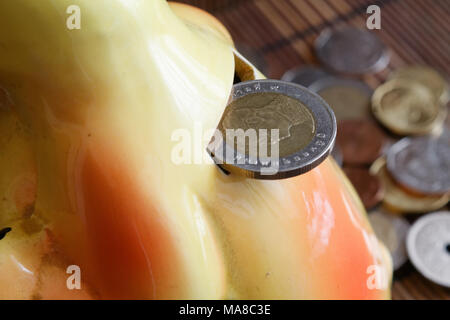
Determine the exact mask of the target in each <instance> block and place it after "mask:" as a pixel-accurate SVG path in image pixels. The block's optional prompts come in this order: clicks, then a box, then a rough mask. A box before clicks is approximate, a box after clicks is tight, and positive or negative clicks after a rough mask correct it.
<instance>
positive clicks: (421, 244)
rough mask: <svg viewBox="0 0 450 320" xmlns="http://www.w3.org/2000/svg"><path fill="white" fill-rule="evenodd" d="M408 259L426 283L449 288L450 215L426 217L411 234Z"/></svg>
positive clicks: (422, 218) (407, 245)
mask: <svg viewBox="0 0 450 320" xmlns="http://www.w3.org/2000/svg"><path fill="white" fill-rule="evenodd" d="M406 247H407V249H408V255H409V258H410V259H411V262H412V263H413V265H414V266H415V267H416V269H417V270H418V271H419V272H420V273H421V274H422V275H423V276H424V277H425V278H427V279H429V280H431V281H433V282H435V283H437V284H440V285H442V286H445V287H450V212H449V211H440V212H435V213H430V214H427V215H425V216H423V217H421V218H420V219H419V220H417V221H416V222H415V223H414V224H413V226H412V227H411V230H410V231H409V233H408V238H407V241H406Z"/></svg>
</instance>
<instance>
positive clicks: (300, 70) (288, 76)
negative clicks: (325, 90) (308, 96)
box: [281, 65, 330, 88]
mask: <svg viewBox="0 0 450 320" xmlns="http://www.w3.org/2000/svg"><path fill="white" fill-rule="evenodd" d="M309 71H313V72H316V71H318V72H319V73H323V77H322V78H326V77H329V76H330V74H329V73H328V72H327V71H325V70H324V69H322V68H320V67H318V66H314V65H304V66H300V67H296V68H293V69H290V70H288V71H286V72H285V73H284V74H283V76H282V77H281V80H282V81H287V82H294V81H293V80H294V79H295V78H296V77H297V76H298V75H299V74H304V73H307V72H309ZM322 78H321V79H322ZM317 80H319V79H317ZM317 80H316V81H317ZM316 81H314V82H313V83H315V82H316ZM294 83H296V84H298V85H301V86H303V87H306V88H307V87H309V86H304V85H303V84H300V83H297V82H294Z"/></svg>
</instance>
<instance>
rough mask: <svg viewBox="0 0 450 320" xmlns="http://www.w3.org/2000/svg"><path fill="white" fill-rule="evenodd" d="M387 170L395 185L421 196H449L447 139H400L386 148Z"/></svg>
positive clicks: (447, 137) (446, 135) (449, 147)
mask: <svg viewBox="0 0 450 320" xmlns="http://www.w3.org/2000/svg"><path fill="white" fill-rule="evenodd" d="M387 168H388V170H389V173H390V174H391V175H392V176H393V177H394V178H395V180H396V181H398V182H399V183H401V184H402V185H403V186H405V187H406V188H408V189H410V190H414V191H417V192H420V193H421V194H445V193H449V192H450V138H449V135H448V134H444V135H443V136H441V137H432V136H424V137H417V138H403V139H402V140H400V141H398V142H397V143H395V144H394V145H393V146H391V148H389V151H388V154H387Z"/></svg>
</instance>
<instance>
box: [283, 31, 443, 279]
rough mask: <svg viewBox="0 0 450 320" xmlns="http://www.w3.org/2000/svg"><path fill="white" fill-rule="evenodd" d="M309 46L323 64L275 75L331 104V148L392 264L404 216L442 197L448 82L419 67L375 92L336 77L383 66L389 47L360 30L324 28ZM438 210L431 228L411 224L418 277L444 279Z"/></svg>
mask: <svg viewBox="0 0 450 320" xmlns="http://www.w3.org/2000/svg"><path fill="white" fill-rule="evenodd" d="M315 49H316V54H317V57H318V60H319V61H320V62H321V64H322V66H323V69H321V67H320V66H304V67H299V68H295V69H293V70H289V71H288V72H286V73H285V75H284V76H283V79H284V80H286V81H292V82H295V83H299V84H301V85H303V86H306V87H308V89H309V90H311V91H313V92H315V93H317V94H319V95H320V96H321V97H322V98H324V100H325V101H326V102H328V104H329V105H330V107H331V108H332V109H333V111H334V113H335V115H336V119H337V120H338V131H337V138H336V145H335V147H334V149H333V151H332V153H331V154H332V156H333V157H334V158H335V160H336V162H338V163H339V164H340V165H341V166H342V167H343V170H344V172H345V173H346V175H347V177H348V178H349V180H350V181H351V182H352V184H353V186H354V187H355V189H356V190H357V192H358V194H359V195H360V197H361V200H362V202H363V204H364V206H365V207H366V209H367V210H371V211H369V218H370V220H371V224H372V226H373V228H374V230H375V232H376V234H377V236H378V238H379V239H380V240H381V241H383V242H384V243H385V244H386V246H387V247H388V249H389V250H390V252H391V254H392V257H393V261H394V268H395V269H398V268H399V267H400V266H401V265H403V264H404V262H405V261H406V260H407V251H406V249H405V239H406V234H407V233H408V229H409V223H408V219H409V220H410V219H411V218H412V216H409V215H408V214H425V215H424V219H425V218H427V217H429V216H431V215H428V214H427V213H429V212H432V211H436V210H439V209H441V208H443V207H445V206H447V205H448V202H449V199H450V133H449V132H450V115H449V114H448V107H447V103H448V101H449V86H448V84H447V82H446V80H445V78H444V77H443V76H441V75H440V74H439V72H437V71H436V70H433V69H432V68H430V67H427V66H407V67H404V68H401V69H398V70H395V71H394V72H392V73H391V74H390V75H389V77H388V79H387V81H386V82H385V83H383V84H381V85H380V86H379V87H378V88H376V89H375V91H372V89H371V88H369V87H368V86H367V85H366V84H365V83H364V82H362V81H360V80H357V79H349V78H348V77H342V75H345V76H348V75H361V74H367V73H373V72H377V71H379V70H381V69H383V68H384V67H386V66H387V64H388V62H389V50H388V49H387V48H386V47H385V46H384V45H383V43H382V42H381V41H380V40H379V39H378V38H377V36H376V33H374V32H370V31H367V30H360V29H355V28H350V27H347V28H341V29H339V30H335V31H332V30H325V31H323V32H322V33H321V34H320V36H319V37H318V38H317V40H316V42H315ZM373 118H375V119H376V120H377V121H373ZM444 124H445V125H444ZM380 125H381V126H380ZM384 129H387V130H384ZM389 133H392V134H389ZM400 138H403V139H401V140H399V139H400ZM379 203H381V204H382V205H380V206H378V204H379ZM401 214H407V215H406V216H405V217H403V216H401ZM446 214H447V215H446V216H445V219H447V220H446V221H447V222H445V223H447V224H448V219H449V212H448V211H447V212H446ZM441 216H442V214H440V218H439V219H437V220H436V221H438V220H439V222H433V223H434V224H433V226H431V224H430V223H428V222H427V224H426V223H425V222H421V221H423V220H422V219H419V221H418V222H417V224H418V225H417V226H416V224H414V225H413V228H412V230H413V232H410V237H409V238H410V239H408V253H409V255H410V257H411V260H412V262H413V264H414V266H416V268H417V270H418V271H419V272H421V273H422V274H424V276H425V277H427V278H428V279H430V280H432V281H434V282H437V283H439V284H441V285H448V281H449V278H448V277H449V273H448V272H449V270H450V269H449V267H448V266H449V264H450V240H449V238H448V236H450V231H449V230H450V229H448V228H449V227H448V226H447V227H446V228H447V229H445V230H444V229H442V228H444V227H443V226H441V227H439V224H442V225H444V224H445V223H444V220H443V219H444V218H442V217H441ZM441 218H442V219H441ZM405 219H406V220H405ZM433 221H434V220H433ZM445 225H446V224H445ZM427 228H428V229H430V230H432V229H433V231H427V230H428V229H427ZM439 228H440V229H439ZM416 229H417V230H418V231H414V230H416ZM438 229H439V230H438ZM441 229H442V230H441ZM434 230H435V233H436V236H433V234H432V233H433V232H434ZM443 230H444V231H443ZM444 234H446V235H447V237H446V236H443V235H444ZM433 237H434V238H433ZM435 238H436V239H435ZM446 241H447V242H448V243H447V242H446ZM436 246H437V247H436ZM427 252H429V253H427ZM444 253H445V254H444ZM443 268H446V271H445V270H443Z"/></svg>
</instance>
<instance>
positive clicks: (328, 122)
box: [208, 80, 336, 179]
mask: <svg viewBox="0 0 450 320" xmlns="http://www.w3.org/2000/svg"><path fill="white" fill-rule="evenodd" d="M218 131H219V132H220V133H221V135H220V136H221V137H222V140H220V139H219V140H218V141H214V142H212V143H211V144H210V146H209V147H208V151H209V152H210V154H211V156H212V157H213V160H214V161H215V163H216V164H218V165H219V166H220V167H222V168H223V169H224V170H226V171H229V172H231V173H236V174H240V175H243V176H246V177H250V178H259V179H281V178H288V177H292V176H295V175H299V174H302V173H305V172H307V171H309V170H311V169H312V168H314V167H315V166H317V165H319V164H320V163H321V162H322V161H323V160H324V159H325V158H326V157H327V156H328V155H329V153H330V152H331V149H332V147H333V145H334V141H335V138H336V119H335V117H334V114H333V111H332V110H331V109H330V107H329V106H328V105H327V104H326V102H325V101H324V100H323V99H322V98H320V97H319V96H317V95H316V94H314V93H312V92H310V91H309V90H307V89H306V88H304V87H302V86H300V85H297V84H294V83H290V82H285V81H279V80H254V81H247V82H241V83H238V84H235V85H234V86H233V89H232V93H231V96H230V100H229V103H228V106H227V107H226V109H225V111H224V114H223V115H222V119H221V120H220V123H219V126H218ZM239 135H240V137H239ZM252 136H253V140H256V141H257V148H255V147H254V146H251V145H250V141H251V140H252ZM255 136H256V139H255ZM239 139H240V140H239ZM239 141H241V143H239ZM265 149H266V150H265ZM273 151H277V152H276V153H278V154H276V157H273V154H274V152H273Z"/></svg>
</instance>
